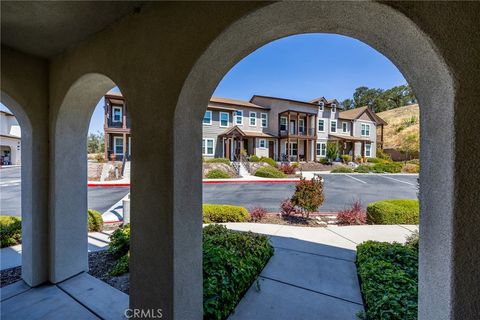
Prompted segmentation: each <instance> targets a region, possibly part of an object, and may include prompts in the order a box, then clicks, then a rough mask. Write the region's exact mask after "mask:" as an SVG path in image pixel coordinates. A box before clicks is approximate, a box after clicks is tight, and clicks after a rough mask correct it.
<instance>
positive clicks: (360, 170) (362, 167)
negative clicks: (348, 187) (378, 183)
mask: <svg viewBox="0 0 480 320" xmlns="http://www.w3.org/2000/svg"><path fill="white" fill-rule="evenodd" d="M353 171H355V172H358V173H369V172H370V166H366V165H363V164H362V165H359V166H358V167H356V168H355V169H354V170H353Z"/></svg>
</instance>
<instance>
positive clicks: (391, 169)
mask: <svg viewBox="0 0 480 320" xmlns="http://www.w3.org/2000/svg"><path fill="white" fill-rule="evenodd" d="M402 167H403V166H402V164H401V163H398V162H387V163H376V164H375V165H373V166H372V172H375V173H399V172H401V171H402Z"/></svg>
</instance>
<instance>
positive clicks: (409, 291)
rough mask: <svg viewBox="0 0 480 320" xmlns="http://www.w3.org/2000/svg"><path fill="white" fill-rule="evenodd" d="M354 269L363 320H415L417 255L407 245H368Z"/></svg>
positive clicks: (359, 250)
mask: <svg viewBox="0 0 480 320" xmlns="http://www.w3.org/2000/svg"><path fill="white" fill-rule="evenodd" d="M356 265H357V272H358V277H359V279H360V283H361V286H360V287H361V291H362V295H363V299H364V301H365V318H366V319H387V320H390V319H391V320H394V319H395V320H396V319H402V320H404V319H406V320H414V319H417V300H418V251H417V250H416V249H415V248H414V247H412V246H410V245H402V244H399V243H393V244H391V243H387V242H376V241H367V242H364V243H362V244H360V245H358V246H357V256H356Z"/></svg>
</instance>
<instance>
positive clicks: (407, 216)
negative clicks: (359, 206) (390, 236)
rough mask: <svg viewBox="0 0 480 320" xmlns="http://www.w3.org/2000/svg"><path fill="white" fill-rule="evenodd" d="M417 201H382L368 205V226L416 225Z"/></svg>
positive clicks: (417, 215)
mask: <svg viewBox="0 0 480 320" xmlns="http://www.w3.org/2000/svg"><path fill="white" fill-rule="evenodd" d="M419 212H420V207H419V203H418V200H383V201H376V202H372V203H369V204H368V206H367V223H369V224H418V219H419Z"/></svg>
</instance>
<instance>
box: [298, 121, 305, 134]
mask: <svg viewBox="0 0 480 320" xmlns="http://www.w3.org/2000/svg"><path fill="white" fill-rule="evenodd" d="M298 131H299V132H300V133H305V120H304V119H298Z"/></svg>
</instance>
